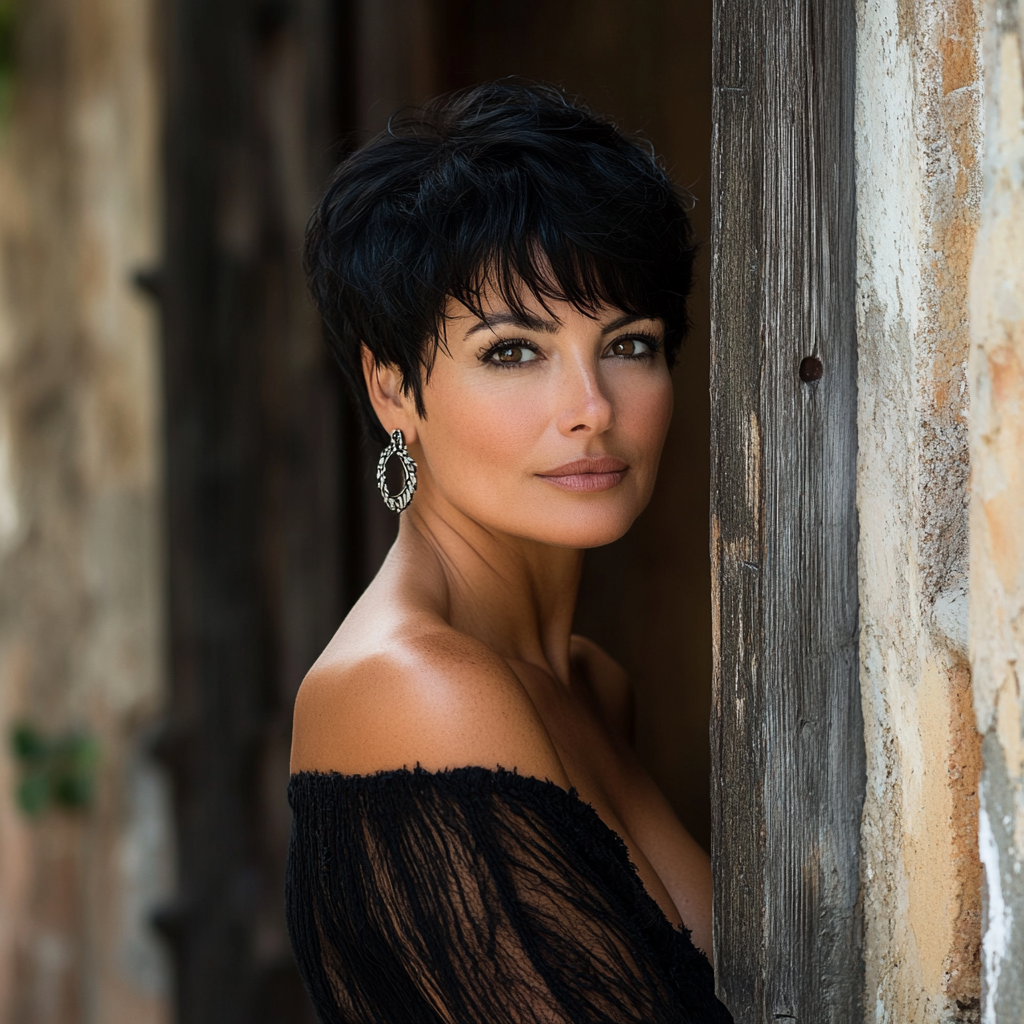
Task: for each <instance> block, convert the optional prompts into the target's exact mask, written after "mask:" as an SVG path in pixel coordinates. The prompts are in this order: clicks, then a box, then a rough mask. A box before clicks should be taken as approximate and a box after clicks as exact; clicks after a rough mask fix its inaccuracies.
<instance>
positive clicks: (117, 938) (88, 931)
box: [0, 0, 171, 1024]
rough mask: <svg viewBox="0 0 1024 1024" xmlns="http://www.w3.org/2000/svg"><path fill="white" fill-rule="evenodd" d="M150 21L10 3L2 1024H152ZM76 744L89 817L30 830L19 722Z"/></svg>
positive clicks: (3, 432)
mask: <svg viewBox="0 0 1024 1024" xmlns="http://www.w3.org/2000/svg"><path fill="white" fill-rule="evenodd" d="M151 11H152V8H151V5H150V4H149V3H125V2H124V0H75V2H71V3H69V2H66V0H33V2H32V3H27V4H18V5H17V15H18V24H17V29H18V54H17V64H16V77H15V82H14V109H13V115H12V121H11V123H10V124H7V125H4V126H3V128H2V137H0V740H2V744H3V746H2V748H0V1022H3V1024H122V1022H124V1024H128V1022H131V1024H161V1022H163V1021H166V1020H167V1019H168V1018H169V1014H168V987H169V986H168V981H169V979H168V972H167V966H166V963H165V958H164V951H163V948H162V946H161V944H160V940H159V939H158V938H157V936H156V935H155V934H154V932H153V930H152V927H151V924H150V920H149V915H150V914H151V912H152V910H153V908H154V903H155V901H157V900H159V899H161V898H163V893H165V892H166V889H167V882H168V878H167V874H168V870H169V859H168V850H169V848H170V845H171V844H170V836H169V834H168V799H167V794H166V787H165V786H164V784H163V783H162V780H161V776H160V774H159V772H158V771H157V770H156V768H155V767H154V766H153V764H152V762H151V761H150V759H148V758H147V757H146V756H145V755H144V746H143V738H144V736H145V732H146V729H147V728H149V727H150V726H151V723H152V722H153V720H154V718H155V716H156V715H157V714H158V712H159V708H160V704H161V700H162V687H163V681H162V671H161V667H160V666H161V649H160V645H161V640H160V619H161V616H160V601H159V597H160V590H161V584H160V558H159V522H158V508H159V477H160V469H159V458H158V435H157V429H156V428H157V423H158V409H157V403H156V394H157V380H156V364H157V359H156V329H155V328H156V324H155V316H154V310H152V309H151V308H150V306H149V303H148V300H147V299H145V298H144V297H143V296H141V295H140V294H139V293H138V292H137V290H136V289H135V288H134V287H133V285H132V283H131V276H132V272H133V271H134V270H135V269H136V268H137V267H139V266H148V265H152V262H153V260H154V258H155V255H156V253H157V252H158V244H157V243H158V239H157V237H156V218H157V216H158V213H159V204H158V198H159V197H158V195H157V194H156V189H155V183H156V181H157V177H158V176H157V173H156V172H157V153H158V150H157V118H156V114H157V97H156V95H155V63H154V61H153V53H152V42H153V39H152V35H151V27H152V26H151V24H150V17H151ZM16 721H27V722H29V723H31V724H32V726H33V727H35V728H36V729H38V730H40V731H41V732H43V733H44V734H45V735H47V736H50V737H52V736H56V735H60V734H62V733H64V732H66V731H67V730H71V729H76V730H83V731H85V732H87V733H88V734H90V735H91V736H92V737H93V738H94V739H95V740H96V741H97V742H98V747H99V765H98V773H99V778H98V785H97V787H96V791H95V792H96V797H95V800H94V803H93V806H92V807H91V808H90V809H89V810H87V811H80V812H69V811H66V810H62V809H60V808H56V807H51V808H50V809H48V810H46V811H45V812H44V813H42V814H41V815H40V816H39V817H38V818H36V819H30V818H29V817H27V816H26V815H25V814H24V813H23V811H22V810H20V809H19V808H18V806H17V805H16V803H15V800H14V790H15V785H16V781H17V767H16V765H15V764H14V762H13V760H12V758H11V757H10V756H9V754H10V751H9V744H8V731H9V729H10V727H11V725H12V723H14V722H16Z"/></svg>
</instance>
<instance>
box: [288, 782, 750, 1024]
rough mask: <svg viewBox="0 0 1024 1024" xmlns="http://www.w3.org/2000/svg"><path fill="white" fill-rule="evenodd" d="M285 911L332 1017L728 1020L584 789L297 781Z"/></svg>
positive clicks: (699, 958) (701, 966)
mask: <svg viewBox="0 0 1024 1024" xmlns="http://www.w3.org/2000/svg"><path fill="white" fill-rule="evenodd" d="M288 795H289V800H290V802H291V806H292V811H293V815H294V817H293V821H292V836H291V846H290V850H289V856H288V877H287V909H288V928H289V933H290V935H291V942H292V948H293V950H294V952H295V958H296V961H297V962H298V965H299V970H300V971H301V973H302V977H303V979H304V981H305V983H306V988H307V990H308V991H309V994H310V996H311V997H312V1000H313V1003H314V1005H315V1006H316V1010H317V1013H318V1014H319V1017H320V1021H321V1024H570V1022H571V1024H625V1022H630V1024H634V1022H635V1024H641V1022H642V1024H662V1022H664V1024H668V1022H672V1024H688V1022H694V1024H719V1022H722V1024H726V1022H730V1021H731V1017H730V1016H729V1014H728V1012H727V1011H726V1009H725V1007H723V1006H722V1004H721V1003H719V1002H718V1000H717V999H716V998H715V995H714V984H713V979H712V973H711V968H710V966H709V965H708V962H707V960H705V958H704V956H703V955H702V954H701V953H700V952H699V951H698V950H697V949H695V948H694V946H693V944H692V943H691V942H690V937H689V933H688V932H686V931H685V930H682V931H680V930H678V929H676V928H673V927H672V925H670V924H669V922H668V921H667V920H666V918H665V915H664V914H663V913H662V911H661V909H660V907H658V905H657V904H656V903H655V902H654V901H653V900H652V899H651V898H650V896H648V894H647V892H646V890H645V889H644V887H643V885H642V883H641V882H640V879H639V876H638V875H637V873H636V869H635V868H634V867H633V865H632V864H631V863H630V861H629V857H628V855H627V852H626V847H625V844H624V843H623V842H622V840H621V839H620V838H619V837H618V836H617V835H616V834H615V833H614V832H612V831H611V830H610V829H609V828H608V827H607V826H606V825H605V824H604V823H603V822H602V821H601V819H600V818H599V817H598V816H597V814H596V812H595V811H594V810H593V808H591V807H590V806H589V805H587V804H584V803H583V802H582V801H581V800H580V799H579V798H578V797H577V795H576V793H575V790H574V791H572V792H569V793H567V792H566V791H565V790H563V789H561V788H560V787H559V786H556V785H555V784H554V783H551V782H542V781H540V780H539V779H535V778H530V777H527V776H521V775H517V774H515V773H514V772H508V771H504V770H497V771H490V770H488V769H485V768H457V769H453V770H451V771H446V772H437V773H432V772H427V771H424V770H421V769H416V770H415V771H407V770H401V771H392V772H382V773H380V774H378V775H372V776H371V775H366V776H349V775H336V774H318V773H308V772H303V773H301V774H298V775H295V776H293V777H292V780H291V784H290V786H289V791H288Z"/></svg>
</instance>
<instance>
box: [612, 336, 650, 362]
mask: <svg viewBox="0 0 1024 1024" xmlns="http://www.w3.org/2000/svg"><path fill="white" fill-rule="evenodd" d="M608 351H609V352H610V353H611V355H613V356H626V357H627V358H628V357H630V356H646V355H650V353H651V351H652V349H651V343H650V342H649V341H644V340H643V338H619V339H617V340H616V341H613V342H612V343H611V345H610V346H609V349H608Z"/></svg>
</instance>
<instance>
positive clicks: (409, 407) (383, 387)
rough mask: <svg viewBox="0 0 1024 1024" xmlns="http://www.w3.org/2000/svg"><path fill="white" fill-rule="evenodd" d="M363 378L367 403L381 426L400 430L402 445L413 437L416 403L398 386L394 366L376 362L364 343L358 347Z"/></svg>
mask: <svg viewBox="0 0 1024 1024" xmlns="http://www.w3.org/2000/svg"><path fill="white" fill-rule="evenodd" d="M361 353H362V359H363V379H364V380H365V381H366V391H367V394H369V396H370V404H371V405H372V406H373V411H374V412H375V413H376V414H377V419H379V420H380V422H381V426H382V427H383V428H384V429H385V430H386V431H387V432H388V434H390V433H391V432H392V431H395V430H400V431H401V432H402V434H403V436H404V437H405V443H406V444H412V442H413V441H415V440H416V425H417V423H418V421H419V417H418V416H417V415H416V405H415V401H414V399H413V397H412V396H411V395H407V394H406V393H405V391H403V389H402V373H401V371H400V370H399V369H398V367H397V366H392V365H390V364H389V363H378V362H377V360H376V359H375V358H374V356H373V353H372V352H371V351H370V350H369V349H368V348H367V347H366V345H365V344H363V345H362V347H361Z"/></svg>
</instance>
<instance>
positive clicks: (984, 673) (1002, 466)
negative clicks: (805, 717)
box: [970, 0, 1024, 1024]
mask: <svg viewBox="0 0 1024 1024" xmlns="http://www.w3.org/2000/svg"><path fill="white" fill-rule="evenodd" d="M1022 43H1024V8H1022V7H1021V6H1020V5H1019V3H1015V2H1013V0H988V2H987V3H986V6H985V44H984V64H985V137H986V151H985V161H984V199H983V202H982V218H981V229H980V233H979V236H978V245H977V250H976V253H975V257H974V264H973V267H972V271H971V293H970V311H971V358H970V389H971V394H972V400H971V465H972V495H971V513H970V530H971V616H970V620H971V630H970V634H971V642H970V648H971V667H972V670H973V674H974V707H975V713H976V715H977V720H978V727H979V729H980V730H981V733H982V735H983V736H984V741H983V755H984V769H983V771H982V779H981V814H980V826H979V831H980V839H981V859H982V861H983V862H984V865H985V896H986V906H985V930H984V939H983V947H982V965H983V986H982V1003H983V1013H982V1018H983V1020H984V1021H985V1022H986V1024H996V1022H998V1024H1010V1022H1014V1024H1017V1022H1019V1021H1020V1020H1021V1019H1022V1017H1024V871H1022V869H1021V862H1022V861H1024V741H1022V733H1021V728H1022V725H1021V723H1022V720H1024V713H1022V712H1024V703H1022V695H1021V669H1020V666H1021V664H1022V662H1024V123H1022V119H1024V74H1022V59H1021V47H1022Z"/></svg>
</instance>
